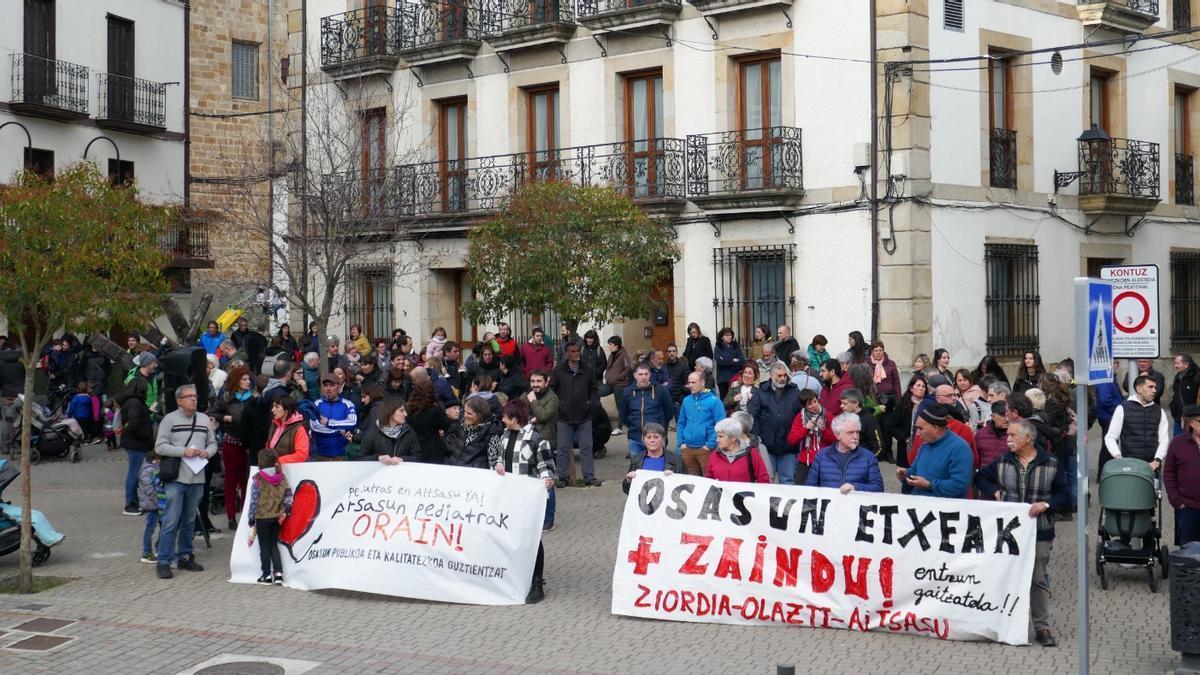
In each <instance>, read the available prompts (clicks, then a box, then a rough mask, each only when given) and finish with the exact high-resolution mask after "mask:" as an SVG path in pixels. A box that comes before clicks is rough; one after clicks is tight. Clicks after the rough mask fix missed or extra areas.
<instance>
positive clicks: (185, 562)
mask: <svg viewBox="0 0 1200 675" xmlns="http://www.w3.org/2000/svg"><path fill="white" fill-rule="evenodd" d="M179 569H181V570H187V571H189V572H203V571H204V566H203V565H201V564H200V563H198V562H196V556H192V555H189V556H187V557H186V558H180V559H179Z"/></svg>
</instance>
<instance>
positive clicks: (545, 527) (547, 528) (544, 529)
mask: <svg viewBox="0 0 1200 675" xmlns="http://www.w3.org/2000/svg"><path fill="white" fill-rule="evenodd" d="M553 529H554V523H553V522H549V523H546V524H545V525H542V532H549V531H550V530H553Z"/></svg>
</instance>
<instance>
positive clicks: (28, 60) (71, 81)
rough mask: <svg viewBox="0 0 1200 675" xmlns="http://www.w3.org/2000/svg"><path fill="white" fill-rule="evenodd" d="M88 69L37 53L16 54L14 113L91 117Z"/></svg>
mask: <svg viewBox="0 0 1200 675" xmlns="http://www.w3.org/2000/svg"><path fill="white" fill-rule="evenodd" d="M88 80H89V76H88V69H87V67H86V66H80V65H76V64H74V63H67V62H66V61H55V60H54V59H47V58H45V57H41V56H35V55H33V54H13V55H12V98H11V99H10V101H9V104H10V107H11V108H12V111H13V112H16V113H20V114H23V115H33V116H35V117H48V118H50V119H55V120H80V119H83V118H85V117H87V116H88Z"/></svg>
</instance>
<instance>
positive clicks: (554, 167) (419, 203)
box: [398, 138, 684, 217]
mask: <svg viewBox="0 0 1200 675" xmlns="http://www.w3.org/2000/svg"><path fill="white" fill-rule="evenodd" d="M683 154H684V153H683V141H682V140H680V139H678V138H655V139H649V140H640V141H629V142H623V143H604V144H600V145H585V146H580V147H573V148H559V149H557V150H550V151H545V152H534V153H517V154H512V155H495V156H490V157H469V158H466V159H463V160H448V161H434V162H424V163H420V164H406V165H403V166H401V167H399V174H398V183H399V184H398V188H399V194H400V211H401V214H402V215H403V216H407V217H421V216H430V215H439V214H445V215H476V214H482V213H488V212H491V211H496V210H498V209H499V208H500V207H501V206H503V204H504V202H505V200H507V199H508V198H509V197H510V196H511V195H512V194H513V193H514V192H516V191H517V190H518V189H519V188H520V187H521V186H522V185H525V184H526V183H528V182H530V181H537V180H558V181H563V182H566V183H571V184H573V185H579V186H584V187H610V188H613V189H615V190H617V191H618V192H620V193H622V194H624V195H626V196H628V197H630V198H632V199H634V200H638V201H646V202H679V203H681V204H682V202H683V200H684V158H683Z"/></svg>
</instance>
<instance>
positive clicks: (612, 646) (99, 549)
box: [0, 437, 1178, 675]
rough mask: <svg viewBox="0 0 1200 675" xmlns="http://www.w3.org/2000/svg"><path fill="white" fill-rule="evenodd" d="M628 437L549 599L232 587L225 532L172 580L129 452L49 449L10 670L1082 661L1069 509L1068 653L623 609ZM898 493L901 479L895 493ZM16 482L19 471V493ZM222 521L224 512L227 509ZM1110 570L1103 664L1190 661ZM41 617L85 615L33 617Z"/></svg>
mask: <svg viewBox="0 0 1200 675" xmlns="http://www.w3.org/2000/svg"><path fill="white" fill-rule="evenodd" d="M624 446H625V439H624V437H615V438H614V439H613V440H612V441H610V443H609V448H610V449H611V450H612V452H610V454H609V456H608V457H607V458H606V459H604V460H601V461H600V462H599V463H598V469H599V474H600V476H601V478H603V479H605V480H606V481H607V482H606V483H605V485H604V486H603V487H599V488H590V489H579V488H570V489H566V490H561V491H560V492H559V498H558V517H557V523H556V529H555V530H554V531H553V532H549V533H547V534H546V535H545V537H544V542H545V547H546V560H547V562H546V579H547V589H546V593H547V597H546V600H545V601H543V602H542V603H541V604H539V605H535V606H527V607H507V608H504V607H474V606H465V605H450V604H439V603H431V602H419V601H407V600H403V599H396V598H389V597H383V596H372V595H364V594H356V593H348V592H325V591H322V592H304V591H297V590H291V589H281V588H275V587H260V586H245V585H235V584H230V583H228V582H227V581H226V579H227V574H228V559H229V544H230V539H229V538H228V537H227V536H224V535H222V536H220V538H217V539H215V540H214V541H213V548H212V549H211V550H208V551H205V550H204V548H203V544H202V543H200V545H199V548H198V555H197V559H198V561H199V562H201V563H202V564H204V565H205V566H206V568H207V569H206V570H205V571H204V572H201V573H188V572H177V575H176V578H175V579H173V580H170V581H162V580H159V579H157V578H156V577H155V576H154V569H153V566H151V565H145V564H140V563H139V562H138V557H139V554H140V548H141V531H142V520H141V519H140V518H133V517H128V516H122V515H121V513H120V511H121V502H122V497H121V487H120V486H121V483H122V480H123V476H124V470H125V459H124V455H123V454H117V453H108V452H106V451H105V450H104V449H103V447H102V446H91V447H89V448H86V449H85V454H84V461H83V462H82V463H79V464H75V465H69V464H64V463H61V462H47V463H43V464H42V465H40V466H37V467H35V468H34V485H35V508H38V509H41V510H42V511H43V512H45V513H46V514H47V516H48V517H49V518H50V520H51V521H52V522H53V523H54V524H55V526H56V527H58V528H59V529H60V530H61V531H63V532H64V533H65V534H66V541H65V542H64V543H63V544H62V545H61V546H59V547H57V548H56V549H54V554H53V557H52V558H51V560H50V562H48V563H47V564H46V565H45V566H43V567H41V568H39V570H38V571H39V572H40V573H41V574H46V575H58V576H67V577H75V578H77V580H75V581H73V582H71V583H69V584H66V585H63V586H60V587H58V588H56V589H54V590H51V591H48V592H45V593H42V594H39V595H36V596H24V597H20V596H0V631H3V632H2V633H0V672H3V673H23V674H24V673H41V672H53V673H65V672H88V673H122V674H131V673H178V672H195V671H196V669H197V667H198V666H203V665H204V664H207V663H208V662H210V660H211V659H215V658H218V657H221V658H223V660H224V661H227V662H228V661H239V660H240V661H247V660H254V659H255V658H264V659H265V658H274V659H287V660H290V661H279V663H280V664H283V665H281V666H279V669H278V670H276V671H275V672H285V671H286V672H289V673H300V672H305V671H306V670H307V671H308V672H314V673H333V672H351V673H367V672H389V673H394V672H413V673H501V672H544V673H562V672H571V673H602V672H603V673H613V672H629V673H644V672H672V673H674V672H688V673H705V672H734V673H770V672H773V671H774V668H775V666H776V664H779V663H785V664H795V665H796V666H797V668H798V670H799V672H811V673H862V672H871V671H878V670H880V667H881V666H883V668H884V670H886V671H890V672H895V673H916V672H920V673H952V674H954V675H961V674H962V673H964V672H974V673H1007V672H1011V673H1066V672H1074V671H1075V670H1076V669H1077V660H1076V643H1075V640H1076V635H1077V630H1076V627H1077V621H1078V619H1077V614H1076V607H1077V595H1076V581H1075V565H1076V558H1075V552H1076V547H1075V534H1074V530H1073V528H1072V526H1071V524H1069V523H1060V524H1059V525H1058V528H1059V529H1058V539H1057V541H1056V543H1055V550H1054V554H1053V557H1052V559H1051V564H1050V571H1051V577H1052V585H1053V588H1054V591H1055V593H1054V604H1053V612H1052V617H1053V624H1054V628H1055V634H1056V635H1057V637H1058V640H1059V647H1057V648H1055V649H1047V648H1043V647H1041V646H1040V645H1037V644H1036V643H1033V644H1031V645H1030V646H1026V647H1013V646H1008V645H1001V644H991V643H967V642H939V641H936V640H931V639H924V638H914V637H905V636H896V635H879V634H861V633H852V632H849V631H842V630H823V629H811V628H797V627H773V626H756V627H742V626H722V625H710V624H690V623H679V622H667V621H647V620H639V619H632V618H627V617H617V616H613V615H612V614H610V613H609V604H610V589H611V578H612V569H613V564H614V561H615V556H616V550H615V542H616V539H617V529H618V527H619V517H620V512H621V508H622V504H623V495H622V493H621V488H620V482H619V476H620V475H621V474H622V473H623V472H624V468H625V462H624V460H623V459H622V457H623V456H624V452H622V451H619V450H618V448H621V449H623V448H624ZM1093 456H1094V454H1093ZM890 468H891V467H890V465H888V466H886V467H885V472H884V473H885V476H886V475H889V474H891V473H892V472H891V471H890ZM895 489H896V486H895V481H894V477H892V478H891V479H890V484H889V490H895ZM17 496H18V492H17V486H16V485H14V486H12V487H11V488H10V492H8V493H7V494H5V497H7V498H9V499H12V500H15V499H16V498H17ZM214 522H215V523H216V524H217V525H218V527H220V526H222V525H224V517H223V514H222V516H221V517H220V518H214ZM1171 526H1173V524H1171V523H1170V522H1168V528H1170V527H1171ZM1168 531H1170V529H1168ZM197 541H198V542H199V540H197ZM16 569H17V556H16V555H10V556H6V557H3V558H0V576H6V575H9V574H14V573H15V572H16ZM1112 576H1113V577H1115V579H1114V582H1113V585H1112V586H1111V590H1109V591H1107V592H1105V591H1101V590H1100V589H1099V586H1098V580H1097V579H1096V577H1095V576H1094V573H1093V578H1092V582H1093V591H1092V593H1091V598H1092V602H1091V616H1092V628H1091V637H1092V652H1091V654H1092V672H1095V673H1123V674H1124V673H1162V672H1164V671H1167V670H1169V669H1170V668H1171V667H1173V666H1174V665H1175V664H1176V663H1177V662H1178V660H1177V656H1176V654H1175V653H1174V652H1172V651H1171V650H1170V644H1169V642H1170V635H1169V628H1168V623H1169V620H1168V599H1167V592H1166V591H1165V590H1160V591H1159V593H1158V594H1151V593H1150V591H1149V589H1148V586H1147V583H1146V577H1145V574H1144V572H1141V571H1137V572H1135V571H1132V570H1129V571H1126V570H1114V572H1113V574H1112ZM37 617H45V618H53V619H62V620H66V621H70V622H71V623H69V624H67V625H65V626H62V627H58V628H54V627H53V626H37V625H34V626H28V625H22V624H25V622H27V621H29V620H31V619H34V618H37ZM18 626H21V627H20V628H17V627H18ZM36 634H45V635H50V636H52V637H63V638H71V639H70V640H66V641H62V640H46V639H45V638H41V639H40V641H44V642H63V644H61V645H59V646H56V647H53V648H52V649H50V650H49V651H46V652H31V651H22V650H20V649H19V647H20V646H22V645H17V646H14V645H15V644H16V643H18V642H20V641H22V640H24V639H26V638H29V637H30V636H31V635H36ZM38 641H39V640H35V643H36V642H38ZM25 644H26V645H27V644H28V643H25ZM237 657H240V658H237ZM225 672H247V671H245V670H238V669H237V668H233V669H231V670H227V671H225ZM255 672H258V671H255ZM262 672H266V671H262Z"/></svg>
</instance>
